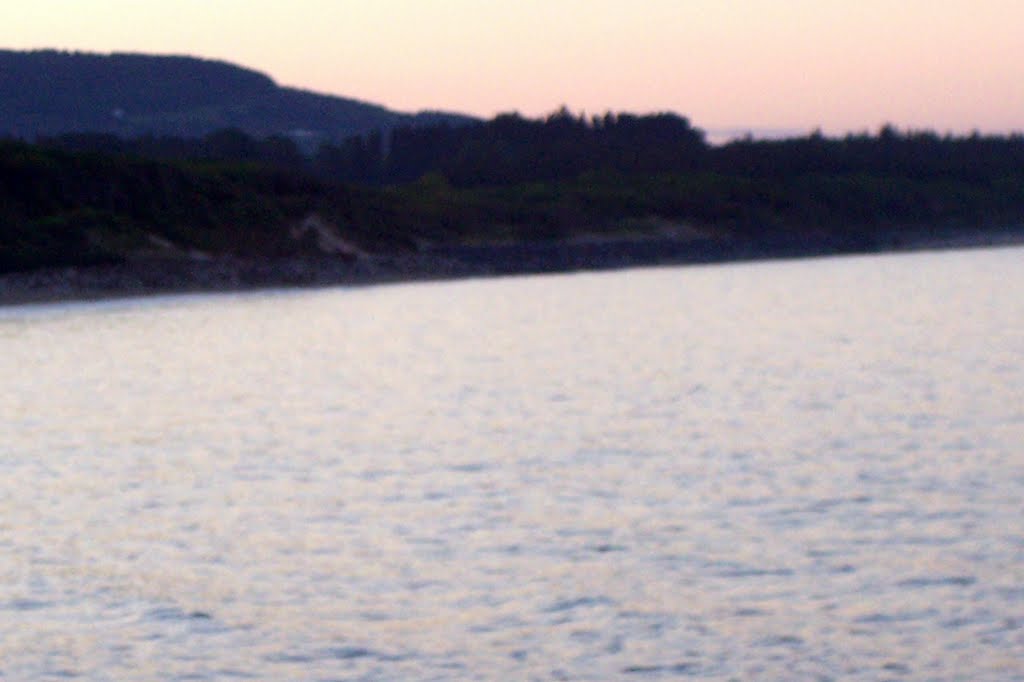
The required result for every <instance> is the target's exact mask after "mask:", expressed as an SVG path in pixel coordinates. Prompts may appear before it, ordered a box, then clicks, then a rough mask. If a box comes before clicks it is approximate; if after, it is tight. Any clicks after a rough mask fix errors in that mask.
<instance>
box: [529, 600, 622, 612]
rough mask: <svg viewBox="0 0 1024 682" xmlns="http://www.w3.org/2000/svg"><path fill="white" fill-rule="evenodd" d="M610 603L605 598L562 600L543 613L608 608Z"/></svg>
mask: <svg viewBox="0 0 1024 682" xmlns="http://www.w3.org/2000/svg"><path fill="white" fill-rule="evenodd" d="M611 603H612V601H611V599H608V598H607V597H579V598H577V599H562V600H560V601H556V602H555V603H554V604H552V605H551V606H548V607H547V608H546V609H544V611H545V612H546V613H561V612H563V611H572V610H573V609H581V608H593V607H595V606H608V605H610V604H611Z"/></svg>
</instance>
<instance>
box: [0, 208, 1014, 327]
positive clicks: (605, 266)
mask: <svg viewBox="0 0 1024 682" xmlns="http://www.w3.org/2000/svg"><path fill="white" fill-rule="evenodd" d="M1021 245H1024V225H1019V226H1012V227H1005V228H1003V229H999V230H995V229H974V230H945V231H940V232H936V231H919V232H905V233H902V234H901V235H900V238H899V240H893V241H890V242H889V243H882V244H880V243H870V242H865V241H855V240H847V241H837V240H835V239H831V238H828V239H821V240H818V241H814V242H801V241H796V240H793V241H775V242H744V241H730V240H715V239H694V238H678V237H664V236H652V237H634V238H610V239H605V240H587V241H554V242H520V243H508V244H487V245H451V246H434V247H428V248H425V249H422V250H420V251H417V252H412V253H405V254H392V255H372V256H359V257H355V258H352V257H338V256H320V257H314V258H308V257H307V258H280V259H245V258H239V257H233V256H228V257H219V258H206V259H185V258H181V259H173V258H163V259H157V258H154V259H145V260H137V261H130V262H127V263H121V264H116V265H100V266H91V267H72V268H54V269H41V270H33V271H28V272H14V273H7V274H3V275H0V306H3V307H11V306H22V305H33V304H46V303H64V302H68V303H70V302H79V301H97V300H110V299H126V298H140V297H148V296H158V295H177V294H182V295H187V294H204V293H210V294H213V293H231V292H244V291H258V290H269V289H316V288H327V287H337V286H352V287H355V286H373V285H382V284H398V283H404V282H426V281H444V280H456V279H467V278H477V277H501V276H516V275H533V274H544V273H568V272H587V271H595V272H596V271H603V270H620V269H628V268H641V267H659V266H673V265H678V266H684V265H708V264H725V263H734V262H752V261H769V260H785V259H797V258H816V257H830V256H854V255H870V254H885V253H911V252H920V251H945V250H957V249H975V248H999V247H1012V246H1021Z"/></svg>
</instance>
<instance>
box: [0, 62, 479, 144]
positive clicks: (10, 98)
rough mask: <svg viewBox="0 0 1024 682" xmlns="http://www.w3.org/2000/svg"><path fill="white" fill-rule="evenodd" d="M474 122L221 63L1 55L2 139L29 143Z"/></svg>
mask: <svg viewBox="0 0 1024 682" xmlns="http://www.w3.org/2000/svg"><path fill="white" fill-rule="evenodd" d="M471 120H473V119H472V118H471V117H468V116H463V115H459V114H448V113H441V112H422V113H419V114H406V113H400V112H396V111H391V110H389V109H387V108H385V107H382V106H379V105H376V104H371V103H368V102H362V101H359V100H355V99H349V98H344V97H334V96H329V95H321V94H317V93H313V92H309V91H306V90H300V89H297V88H288V87H281V86H279V85H278V84H277V83H275V82H274V81H273V80H272V79H271V78H270V77H269V76H267V75H265V74H263V73H260V72H258V71H254V70H252V69H247V68H243V67H240V66H236V65H234V64H230V63H227V62H223V61H215V60H208V59H198V58H195V57H186V56H158V55H145V54H118V53H115V54H109V55H103V54H92V53H84V52H60V51H56V50H36V51H29V52H24V51H12V50H0V135H7V136H11V137H16V138H20V139H26V140H36V139H38V138H40V137H47V136H55V135H64V134H73V133H101V134H108V135H114V136H118V137H122V138H138V137H143V136H152V137H165V136H173V137H180V138H196V137H203V136H205V135H209V134H210V133H213V132H216V131H218V130H223V129H229V128H230V129H237V130H240V131H243V132H245V133H246V134H249V135H254V136H258V137H267V136H273V135H279V136H283V137H285V138H286V139H290V140H293V141H294V142H296V143H298V144H299V145H301V146H305V147H308V148H315V146H317V145H319V144H321V143H323V142H328V141H333V142H337V141H340V140H344V139H347V138H349V137H351V136H352V135H362V134H366V133H370V132H375V131H387V130H390V129H391V128H393V127H395V126H413V127H415V126H416V125H430V124H435V123H439V122H447V123H450V124H452V125H458V124H461V123H466V122H469V121H471Z"/></svg>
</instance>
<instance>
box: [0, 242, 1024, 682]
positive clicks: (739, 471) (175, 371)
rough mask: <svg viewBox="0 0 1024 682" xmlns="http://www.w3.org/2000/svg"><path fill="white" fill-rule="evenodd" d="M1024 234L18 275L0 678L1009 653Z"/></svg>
mask: <svg viewBox="0 0 1024 682" xmlns="http://www.w3.org/2000/svg"><path fill="white" fill-rule="evenodd" d="M1022 255H1024V252H1022V251H1021V250H1019V249H1005V250H998V251H978V252H970V253H968V252H960V253H945V254H918V255H913V256H886V257H870V258H850V259H830V260H816V261H802V262H789V263H764V264H753V265H751V264H747V265H731V266H719V267H707V268H701V267H695V268H684V269H664V270H647V271H633V272H622V273H605V274H586V275H568V276H555V277H535V278H519V279H503V280H490V281H467V282H456V283H442V284H420V285H413V286H394V287H380V288H372V289H351V290H328V291H319V292H288V293H280V292H279V293H265V294H248V295H233V296H212V297H180V298H166V299H149V300H139V301H121V302H106V303H92V304H77V305H61V306H29V307H21V308H11V309H7V310H4V311H0V376H2V377H4V389H5V390H4V392H3V395H0V425H2V427H3V430H4V438H3V445H2V448H3V449H2V452H0V473H2V474H3V476H2V477H0V678H3V679H12V680H15V679H56V678H67V677H75V676H80V677H84V678H87V679H124V678H129V679H154V680H156V679H161V680H162V679H182V678H190V679H222V678H227V677H238V678H241V679H358V678H368V679H379V678H386V679H453V678H455V679H459V678H471V677H472V678H489V679H509V678H512V679H530V678H536V679H552V678H559V677H564V678H566V679H595V680H596V679H609V678H619V677H632V676H635V677H639V678H673V677H680V676H687V675H690V676H695V677H699V678H702V679H730V678H738V679H808V680H818V679H864V680H875V679H887V678H891V679H977V680H1009V679H1024V664H1022V663H1021V661H1024V627H1022V626H1024V588H1022V587H1021V586H1022V585H1024V526H1022V521H1021V511H1022V509H1021V499H1022V493H1024V456H1022V455H1021V452H1020V444H1021V443H1022V442H1024V400H1021V392H1022V390H1021V388H1022V386H1024V370H1022V366H1024V326H1022V324H1021V321H1022V320H1024V296H1022V294H1024V278H1022V276H1021V274H1020V271H1019V262H1020V259H1021V256H1022Z"/></svg>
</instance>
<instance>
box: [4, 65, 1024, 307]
mask: <svg viewBox="0 0 1024 682" xmlns="http://www.w3.org/2000/svg"><path fill="white" fill-rule="evenodd" d="M218 68H219V67H218ZM246 78H249V79H251V80H252V85H251V87H253V88H255V89H259V88H260V87H264V86H261V85H259V83H260V82H261V81H260V79H259V78H257V77H256V76H246ZM243 80H245V78H243ZM246 82H248V81H247V80H246ZM264 85H265V84H264ZM1021 241H1024V137H1021V136H1020V135H1011V136H982V135H970V136H949V135H946V136H939V135H936V134H935V133H931V132H928V131H918V132H915V131H898V130H896V129H894V128H892V127H884V128H882V129H881V130H879V131H878V132H877V133H875V134H866V133H865V134H859V135H848V136H846V137H842V138H826V137H824V136H822V135H820V134H811V135H808V136H805V137H800V138H793V139H787V140H771V141H768V140H765V141H756V140H749V139H748V140H740V141H737V142H733V143H730V144H727V145H725V146H719V147H716V146H711V145H708V144H707V143H706V141H705V139H704V135H703V133H702V132H701V131H700V130H699V129H697V128H694V127H692V126H691V125H690V123H689V121H688V120H687V119H685V118H683V117H681V116H677V115H674V114H655V115H647V116H637V115H631V114H607V115H604V116H599V117H593V118H590V119H586V118H583V117H581V116H573V115H571V114H570V113H568V112H566V111H564V110H563V111H559V112H556V113H554V114H552V115H550V116H548V117H546V118H542V119H527V118H523V117H521V116H518V115H516V114H506V115H502V116H498V117H496V118H494V119H493V120H490V121H469V122H466V121H462V122H459V123H458V125H453V124H452V122H451V121H439V122H435V123H433V124H415V125H413V124H403V125H397V126H395V127H392V128H390V129H389V130H385V131H383V132H382V131H379V130H375V131H373V132H370V133H366V134H359V135H353V136H350V137H348V138H346V139H343V140H341V141H325V142H323V143H321V144H320V145H319V146H318V147H316V148H315V149H311V148H303V147H302V146H301V145H299V144H298V143H297V142H296V141H295V140H292V139H289V138H287V137H282V136H280V135H276V134H275V135H269V136H265V137H260V136H259V135H252V134H249V133H247V132H245V131H244V130H240V129H231V130H219V131H215V132H211V133H209V134H206V135H203V136H201V137H175V136H159V137H158V136H152V135H143V136H141V137H130V136H120V135H113V134H110V133H109V132H102V131H101V132H93V133H75V134H65V135H55V136H51V137H46V138H42V139H40V140H38V141H37V142H35V143H28V142H25V141H19V140H13V139H11V140H8V141H6V142H0V300H3V301H7V302H14V301H29V300H53V299H61V298H81V297H102V296H111V295H126V294H131V295H135V294H148V293H172V292H181V291H213V290H230V289H243V288H255V287H278V286H318V285H331V284H342V283H351V284H369V283H375V282H388V281H403V280H410V279H433V278H442V277H445V278H447V277H469V276H485V275H496V274H517V273H536V272H558V271H569V270H581V269H603V268H621V267H635V266H644V265H663V264H682V263H707V262H721V261H728V260H738V259H755V258H784V257H803V256H812V255H828V254H846V253H872V252H879V251H888V250H900V249H911V248H935V247H943V246H970V245H990V244H1004V243H1019V242H1021Z"/></svg>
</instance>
